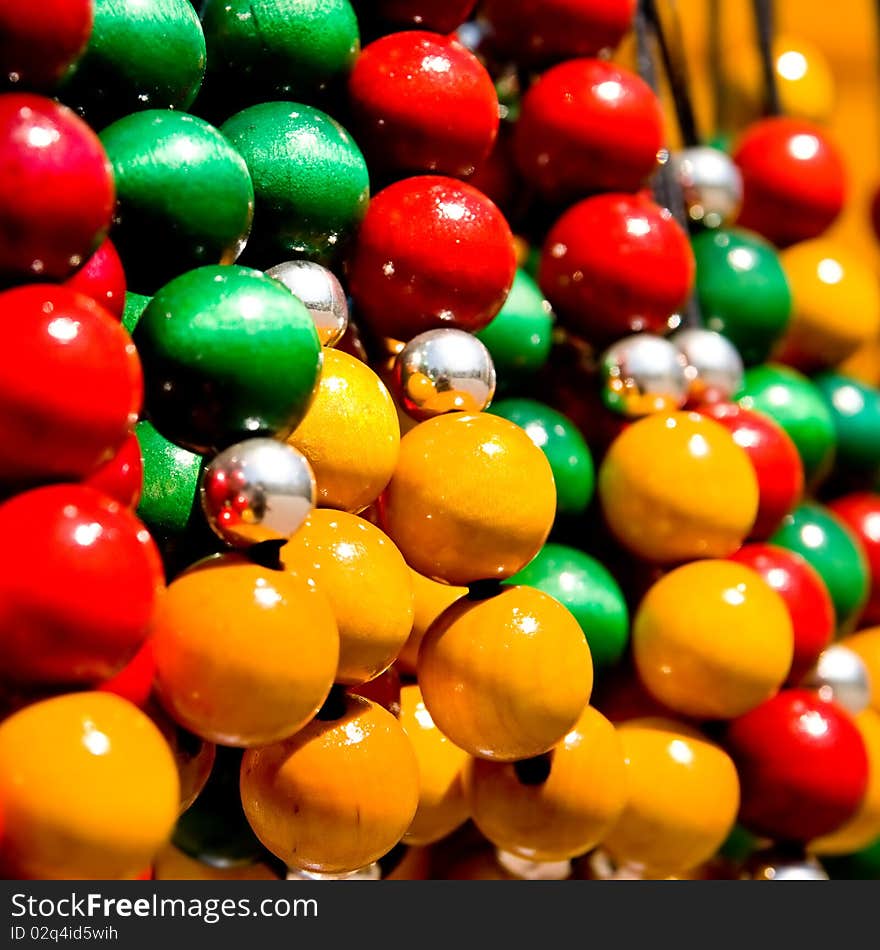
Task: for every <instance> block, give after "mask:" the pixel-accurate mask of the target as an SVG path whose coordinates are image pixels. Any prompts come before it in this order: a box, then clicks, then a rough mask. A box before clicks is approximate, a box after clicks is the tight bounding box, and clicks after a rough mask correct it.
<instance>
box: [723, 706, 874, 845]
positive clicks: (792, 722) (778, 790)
mask: <svg viewBox="0 0 880 950" xmlns="http://www.w3.org/2000/svg"><path fill="white" fill-rule="evenodd" d="M726 746H727V749H728V751H729V752H730V754H731V756H732V757H733V760H734V762H735V763H736V767H737V771H738V772H739V777H740V786H741V792H742V802H741V806H740V822H741V823H742V824H743V825H744V826H745V827H746V828H747V829H748V830H749V831H751V832H752V833H753V834H757V835H760V836H764V837H768V838H773V839H776V840H782V841H810V840H811V839H813V838H818V837H819V836H821V835H825V834H829V833H830V832H832V831H834V830H835V829H837V828H839V827H840V826H841V825H842V824H843V823H844V822H846V821H847V820H848V819H850V818H851V817H852V816H853V815H854V814H855V813H856V811H857V810H858V808H859V805H860V804H861V801H862V798H863V797H864V794H865V791H866V789H867V785H868V756H867V753H866V751H865V744H864V741H863V740H862V737H861V734H860V733H859V730H858V729H857V728H856V726H855V724H854V723H853V721H852V717H851V716H850V715H849V713H847V712H846V711H845V710H844V709H843V708H842V707H841V706H838V705H837V704H836V703H833V702H826V701H825V700H822V699H820V698H819V696H818V695H817V694H816V693H814V692H811V691H809V690H802V689H789V690H782V691H781V692H779V693H777V694H776V695H775V696H774V697H773V698H772V699H768V700H767V701H766V702H764V703H762V704H761V705H760V706H758V707H757V708H756V709H753V710H751V712H748V713H746V714H745V715H744V716H740V717H739V718H738V719H734V720H733V721H732V722H731V723H730V724H729V726H728V729H727V735H726Z"/></svg>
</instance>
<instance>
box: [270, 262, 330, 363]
mask: <svg viewBox="0 0 880 950" xmlns="http://www.w3.org/2000/svg"><path fill="white" fill-rule="evenodd" d="M266 273H267V274H268V275H269V276H270V277H274V278H275V280H278V281H281V283H282V284H284V286H285V287H286V288H287V289H288V290H289V291H290V292H291V293H292V294H293V295H294V296H295V297H299V299H300V300H301V301H302V302H303V303H304V304H305V305H306V309H307V310H308V311H309V313H310V314H311V316H312V319H313V320H314V321H315V327H316V328H317V330H318V337H319V338H320V340H321V346H333V345H334V344H335V343H338V342H339V340H340V339H342V335H343V333H345V329H346V327H347V326H348V302H347V301H346V299H345V291H344V290H343V289H342V284H340V283H339V281H338V280H337V279H336V277H335V275H334V274H333V273H332V272H331V271H329V270H327V268H326V267H322V266H321V265H320V264H315V263H314V262H313V261H285V262H284V263H283V264H276V265H275V266H274V267H270V268H269V270H267V271H266Z"/></svg>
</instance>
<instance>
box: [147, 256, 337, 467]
mask: <svg viewBox="0 0 880 950" xmlns="http://www.w3.org/2000/svg"><path fill="white" fill-rule="evenodd" d="M134 341H135V344H136V346H137V349H138V355H139V356H140V359H141V363H142V365H143V369H144V381H145V385H144V390H145V392H144V405H145V407H146V410H147V413H148V415H149V418H150V419H151V421H152V422H153V424H154V425H155V426H156V428H157V429H158V430H159V431H160V432H161V433H162V434H163V435H164V436H165V437H166V438H168V439H171V440H172V441H173V442H176V443H177V444H178V445H182V446H184V447H185V448H188V449H191V450H192V451H196V452H209V451H212V450H218V449H222V448H225V447H226V446H228V445H231V444H233V443H235V442H238V441H240V440H242V439H246V438H248V437H252V436H277V437H278V438H285V437H286V436H288V435H289V434H290V433H291V432H292V431H293V430H294V428H296V426H297V425H298V424H299V423H300V421H301V420H302V418H303V416H304V415H305V413H306V411H307V409H308V407H309V404H310V402H311V399H312V395H313V393H314V390H315V386H316V384H317V381H318V376H319V374H320V371H321V363H322V353H321V345H320V342H319V340H318V332H317V330H316V329H315V324H314V321H313V320H312V318H311V316H310V315H309V312H308V310H307V309H306V308H305V306H304V305H303V304H302V303H301V302H300V301H299V300H298V299H297V298H296V297H294V296H293V294H292V293H291V292H290V291H289V290H288V289H287V288H286V287H285V286H284V285H283V284H281V283H279V282H278V281H276V280H273V279H272V278H271V277H267V276H266V275H265V274H263V273H261V272H260V271H256V270H251V269H250V268H247V267H240V266H238V265H230V266H227V267H200V268H198V269H197V270H193V271H190V272H189V273H187V274H183V275H182V276H181V277H177V278H176V279H175V280H172V281H171V283H169V284H167V285H166V286H165V287H163V288H161V289H160V290H159V291H158V292H157V293H156V296H155V297H153V299H152V301H151V302H150V304H149V306H148V307H147V308H146V310H145V311H144V313H143V316H142V317H141V319H140V321H139V323H138V325H137V327H136V328H135V332H134Z"/></svg>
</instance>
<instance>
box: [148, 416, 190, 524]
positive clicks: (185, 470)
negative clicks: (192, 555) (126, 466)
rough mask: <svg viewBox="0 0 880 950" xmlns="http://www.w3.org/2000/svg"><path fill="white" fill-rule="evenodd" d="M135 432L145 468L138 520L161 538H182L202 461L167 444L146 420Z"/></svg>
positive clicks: (188, 522) (163, 437) (173, 445)
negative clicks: (175, 536) (174, 536)
mask: <svg viewBox="0 0 880 950" xmlns="http://www.w3.org/2000/svg"><path fill="white" fill-rule="evenodd" d="M134 431H135V435H136V436H137V440H138V443H139V444H140V447H141V460H142V461H143V465H144V483H143V490H142V492H141V500H140V502H139V504H138V508H137V514H138V517H139V518H140V519H141V520H142V521H143V522H144V524H146V526H147V527H148V528H149V529H150V531H152V532H153V533H154V534H155V535H157V536H158V537H160V538H161V537H168V536H173V535H177V534H181V533H182V532H184V531H185V530H186V529H187V527H188V526H189V524H190V519H191V517H192V515H193V511H194V506H195V504H196V492H197V490H198V486H199V473H200V471H201V467H202V457H201V456H200V455H196V454H194V453H193V452H189V451H188V450H187V449H184V448H181V446H179V445H175V444H174V443H173V442H169V441H168V439H166V438H165V436H164V435H160V434H159V433H158V432H157V431H156V429H155V427H154V426H153V424H152V423H151V422H149V421H148V420H146V419H142V420H141V421H140V422H139V423H138V424H137V425H136V426H135V430H134Z"/></svg>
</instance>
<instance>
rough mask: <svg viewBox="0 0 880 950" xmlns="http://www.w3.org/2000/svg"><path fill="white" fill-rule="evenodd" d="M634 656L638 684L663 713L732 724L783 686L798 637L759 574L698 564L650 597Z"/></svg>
mask: <svg viewBox="0 0 880 950" xmlns="http://www.w3.org/2000/svg"><path fill="white" fill-rule="evenodd" d="M632 648H633V656H634V659H635V665H636V669H637V670H638V675H639V678H640V679H641V681H642V683H643V684H644V686H645V688H646V689H647V690H648V691H649V692H650V693H651V695H652V696H654V698H655V699H657V700H658V701H659V702H661V703H663V705H664V706H666V707H667V708H669V709H672V710H675V711H676V712H680V713H684V714H685V715H687V716H693V717H695V718H697V719H732V718H733V717H735V716H741V715H742V714H743V713H746V712H748V711H749V710H750V709H753V708H754V707H755V706H757V705H758V704H759V703H762V702H763V701H764V700H765V699H769V698H770V697H771V696H773V695H774V694H775V693H776V692H777V690H778V689H779V688H780V687H781V686H782V684H783V682H784V681H785V678H786V677H787V676H788V673H789V670H790V668H791V661H792V656H793V653H794V633H793V629H792V624H791V615H790V614H789V612H788V608H787V607H786V605H785V602H784V601H783V599H782V597H780V595H779V594H778V593H776V591H774V590H773V589H772V588H771V587H770V585H769V584H767V582H766V581H764V579H763V578H762V577H761V576H760V575H759V574H757V573H756V572H755V571H753V570H751V569H750V568H747V567H745V566H743V565H741V564H736V563H734V562H733V561H722V560H708V561H694V562H693V563H691V564H685V565H684V566H683V567H679V568H677V569H676V570H674V571H671V572H670V573H668V574H666V575H664V576H663V577H662V578H660V580H659V581H657V582H656V583H655V584H654V585H653V586H652V587H651V588H650V589H649V590H648V592H647V594H646V595H645V597H644V598H643V600H642V602H641V604H640V605H639V608H638V610H637V612H636V616H635V618H634V621H633V632H632Z"/></svg>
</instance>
